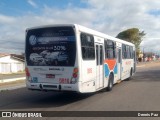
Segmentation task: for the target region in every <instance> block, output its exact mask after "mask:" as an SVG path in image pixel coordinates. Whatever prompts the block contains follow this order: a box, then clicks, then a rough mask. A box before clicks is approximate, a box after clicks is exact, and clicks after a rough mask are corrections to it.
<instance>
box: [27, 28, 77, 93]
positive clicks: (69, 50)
mask: <svg viewBox="0 0 160 120" xmlns="http://www.w3.org/2000/svg"><path fill="white" fill-rule="evenodd" d="M25 58H26V77H27V79H26V85H27V88H28V89H31V90H45V91H47V90H55V91H77V92H78V91H79V88H78V82H77V81H78V72H79V71H78V63H77V60H76V36H75V27H74V26H52V27H51V26H50V27H39V28H31V29H27V31H26V46H25Z"/></svg>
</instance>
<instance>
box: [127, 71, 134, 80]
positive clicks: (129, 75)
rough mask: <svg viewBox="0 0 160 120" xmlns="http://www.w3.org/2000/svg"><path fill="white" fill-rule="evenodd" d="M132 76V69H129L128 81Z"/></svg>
mask: <svg viewBox="0 0 160 120" xmlns="http://www.w3.org/2000/svg"><path fill="white" fill-rule="evenodd" d="M132 74H133V73H132V68H131V70H130V75H129V78H127V80H128V81H129V80H131V79H132Z"/></svg>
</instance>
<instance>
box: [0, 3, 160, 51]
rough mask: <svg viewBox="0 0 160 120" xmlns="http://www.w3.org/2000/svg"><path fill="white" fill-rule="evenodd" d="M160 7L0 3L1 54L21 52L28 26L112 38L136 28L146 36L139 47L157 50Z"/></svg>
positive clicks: (134, 4)
mask: <svg viewBox="0 0 160 120" xmlns="http://www.w3.org/2000/svg"><path fill="white" fill-rule="evenodd" d="M159 6H160V0H139V1H133V0H0V30H1V32H0V52H3V53H4V52H7V53H22V52H24V43H25V30H26V29H27V28H29V27H34V26H40V25H49V24H66V23H77V24H80V25H83V26H86V27H89V28H92V29H94V30H97V31H100V32H103V33H105V34H108V35H111V36H114V37H115V36H116V35H117V34H118V33H119V32H121V31H123V30H126V29H128V28H133V27H134V28H135V27H137V28H139V29H140V30H144V31H145V33H147V34H146V36H145V38H144V40H143V42H142V44H141V45H142V46H145V47H146V48H147V49H148V50H151V49H152V50H153V49H154V50H155V51H160V34H159V30H160V22H159V21H160V7H159ZM153 46H154V48H153Z"/></svg>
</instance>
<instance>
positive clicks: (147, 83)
mask: <svg viewBox="0 0 160 120" xmlns="http://www.w3.org/2000/svg"><path fill="white" fill-rule="evenodd" d="M0 110H13V111H14V110H17V111H21V110H28V111H31V110H38V111H57V110H58V111H59V110H60V111H160V63H153V64H146V65H143V66H141V67H138V68H137V73H136V74H135V76H134V77H133V79H132V80H131V81H123V82H121V83H120V84H116V85H115V86H114V88H113V90H112V91H111V92H104V91H101V92H97V93H95V94H81V95H80V94H69V93H68V94H64V93H55V92H38V91H28V90H27V89H26V88H21V89H17V90H12V91H3V92H1V93H0ZM43 119H47V120H48V119H53V118H43ZM55 119H64V120H66V119H67V118H55ZM70 119H81V118H70ZM85 119H92V120H93V119H94V120H97V119H100V120H101V119H103V120H110V119H111V120H119V119H120V120H128V119H129V120H133V119H134V120H139V119H140V120H146V119H147V120H148V119H152V120H154V119H156V120H159V119H160V117H159V118H144V117H142V118H123V117H122V118H102V117H101V118H96V117H94V118H85Z"/></svg>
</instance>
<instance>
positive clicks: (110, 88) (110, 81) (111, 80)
mask: <svg viewBox="0 0 160 120" xmlns="http://www.w3.org/2000/svg"><path fill="white" fill-rule="evenodd" d="M112 88H113V75H112V74H110V76H109V80H108V86H107V91H111V90H112Z"/></svg>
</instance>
